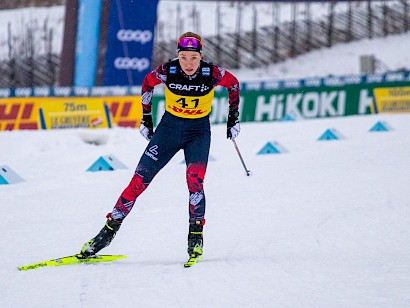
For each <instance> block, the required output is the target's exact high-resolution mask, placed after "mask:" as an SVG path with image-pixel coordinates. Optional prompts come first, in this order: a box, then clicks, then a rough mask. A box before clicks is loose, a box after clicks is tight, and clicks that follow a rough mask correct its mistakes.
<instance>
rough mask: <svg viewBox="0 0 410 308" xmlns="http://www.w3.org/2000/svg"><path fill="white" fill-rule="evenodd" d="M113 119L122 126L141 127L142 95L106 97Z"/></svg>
mask: <svg viewBox="0 0 410 308" xmlns="http://www.w3.org/2000/svg"><path fill="white" fill-rule="evenodd" d="M103 100H104V104H106V105H107V106H108V109H109V110H110V113H111V120H112V122H113V123H115V124H116V125H118V126H122V127H139V126H140V121H141V119H142V104H141V96H114V97H104V98H103Z"/></svg>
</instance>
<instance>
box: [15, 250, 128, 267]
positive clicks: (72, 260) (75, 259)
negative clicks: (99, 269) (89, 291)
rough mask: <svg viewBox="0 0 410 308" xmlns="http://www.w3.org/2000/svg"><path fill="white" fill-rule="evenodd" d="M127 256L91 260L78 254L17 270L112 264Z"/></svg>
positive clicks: (104, 256) (99, 256)
mask: <svg viewBox="0 0 410 308" xmlns="http://www.w3.org/2000/svg"><path fill="white" fill-rule="evenodd" d="M126 257H127V256H124V255H95V256H92V257H89V258H84V257H82V255H81V254H76V255H72V256H67V257H63V258H57V259H52V260H47V261H43V262H38V263H33V264H28V265H24V266H18V267H17V268H18V269H19V270H20V271H27V270H31V269H37V268H39V267H45V266H63V265H72V264H79V263H98V262H112V261H115V260H119V259H124V258H126Z"/></svg>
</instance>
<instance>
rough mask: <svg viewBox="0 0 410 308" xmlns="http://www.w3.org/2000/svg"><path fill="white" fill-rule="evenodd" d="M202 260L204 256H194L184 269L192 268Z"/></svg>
mask: <svg viewBox="0 0 410 308" xmlns="http://www.w3.org/2000/svg"><path fill="white" fill-rule="evenodd" d="M201 260H202V256H197V255H195V254H193V255H192V256H191V257H190V258H189V260H188V261H187V262H186V263H185V264H184V267H191V266H193V265H194V264H195V263H198V262H199V261H201Z"/></svg>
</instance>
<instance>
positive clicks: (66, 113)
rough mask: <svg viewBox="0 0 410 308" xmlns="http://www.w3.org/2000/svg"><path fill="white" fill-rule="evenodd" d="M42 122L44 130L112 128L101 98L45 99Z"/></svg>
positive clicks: (41, 113)
mask: <svg viewBox="0 0 410 308" xmlns="http://www.w3.org/2000/svg"><path fill="white" fill-rule="evenodd" d="M40 121H41V128H42V129H58V128H79V127H81V128H109V127H111V122H110V114H109V111H108V107H107V106H106V105H104V103H103V101H102V99H101V98H58V97H56V98H43V99H42V104H41V107H40Z"/></svg>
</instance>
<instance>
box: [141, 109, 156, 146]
mask: <svg viewBox="0 0 410 308" xmlns="http://www.w3.org/2000/svg"><path fill="white" fill-rule="evenodd" d="M140 134H141V135H142V136H143V137H144V138H145V139H147V140H148V141H150V140H151V138H152V135H154V124H153V123H152V115H151V114H150V113H149V114H144V115H143V116H142V120H141V124H140Z"/></svg>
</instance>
